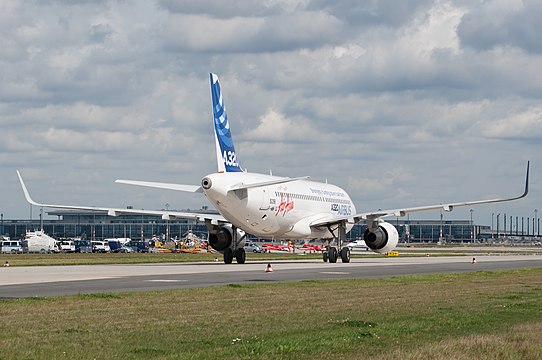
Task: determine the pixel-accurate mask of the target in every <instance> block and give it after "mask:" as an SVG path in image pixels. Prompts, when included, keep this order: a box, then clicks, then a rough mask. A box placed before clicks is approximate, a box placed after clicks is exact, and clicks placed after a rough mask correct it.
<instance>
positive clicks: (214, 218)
mask: <svg viewBox="0 0 542 360" xmlns="http://www.w3.org/2000/svg"><path fill="white" fill-rule="evenodd" d="M17 176H18V177H19V181H20V183H21V187H22V189H23V193H24V196H25V198H26V201H28V202H29V203H30V204H32V205H35V206H43V207H48V208H57V209H71V210H90V211H99V212H107V214H108V215H109V216H118V215H121V214H143V215H157V216H161V217H162V219H164V220H172V219H174V218H183V219H193V220H197V221H210V222H211V223H212V224H218V223H227V222H228V221H227V220H226V219H225V218H224V217H223V216H222V215H220V214H207V213H197V212H183V211H169V210H144V209H141V210H138V209H122V208H110V207H98V206H77V205H58V204H43V203H39V202H36V201H34V200H33V199H32V198H31V197H30V193H29V192H28V189H27V188H26V185H25V183H24V181H23V178H22V176H21V173H20V172H19V170H17ZM159 184H160V183H159ZM165 185H168V184H165ZM171 185H174V184H171ZM181 186H182V185H181ZM187 186H189V185H187ZM193 188H194V189H195V188H197V187H193ZM185 191H186V190H185ZM196 191H197V190H196Z"/></svg>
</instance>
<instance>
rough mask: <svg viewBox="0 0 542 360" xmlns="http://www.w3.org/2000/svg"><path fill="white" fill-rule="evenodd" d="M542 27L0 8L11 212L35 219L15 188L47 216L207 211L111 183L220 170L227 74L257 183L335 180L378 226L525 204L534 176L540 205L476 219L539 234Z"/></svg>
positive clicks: (181, 199)
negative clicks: (117, 210)
mask: <svg viewBox="0 0 542 360" xmlns="http://www.w3.org/2000/svg"><path fill="white" fill-rule="evenodd" d="M541 16H542V3H541V2H540V1H512V0H507V1H459V0H458V1H395V0H394V1H391V0H388V1H363V2H360V1H341V2H336V1H325V0H319V1H308V0H299V1H296V0H283V1H240V0H239V1H231V2H228V3H227V4H226V3H225V2H218V1H210V0H207V1H173V0H162V1H143V0H142V1H136V0H134V1H131V0H124V1H108V0H102V1H83V0H81V1H67V0H65V1H61V0H57V1H25V2H21V1H16V0H6V1H2V3H1V4H0V48H1V49H2V52H0V65H1V66H0V79H1V81H0V130H1V132H0V134H1V136H0V179H1V180H0V181H1V182H0V211H1V212H2V213H4V217H5V218H10V219H11V218H24V217H28V214H29V206H28V205H27V203H26V202H25V201H24V198H23V195H22V192H21V190H20V188H19V184H18V181H17V177H16V174H15V170H16V169H19V170H21V172H22V174H23V176H24V178H25V179H26V181H27V185H28V187H29V190H30V192H31V194H32V195H33V197H34V198H36V200H38V201H42V202H52V203H66V204H76V205H98V206H115V207H124V206H128V205H130V206H134V207H135V208H146V209H160V208H164V206H165V204H166V203H168V204H170V208H178V209H180V208H191V209H197V208H200V207H201V206H202V205H207V202H206V199H205V198H204V197H203V196H201V195H192V194H183V193H176V192H171V191H161V190H153V189H140V188H134V187H130V186H125V185H119V184H115V183H114V182H113V181H114V180H115V179H118V178H124V179H137V180H149V181H162V182H178V183H187V184H199V182H200V180H201V178H202V177H204V176H205V175H206V174H208V173H211V172H213V171H215V169H216V162H215V155H214V154H215V153H214V139H213V135H212V114H211V104H210V103H211V100H210V91H209V72H211V71H212V72H215V73H217V74H218V75H219V77H220V81H221V85H222V90H223V93H224V99H225V104H226V109H227V111H228V118H229V120H230V124H231V127H232V134H233V138H234V141H235V143H236V149H237V153H238V158H239V161H240V163H241V165H242V166H243V167H245V168H247V169H248V171H252V172H269V170H270V169H271V170H272V171H273V174H275V175H286V176H305V175H310V176H311V177H312V178H313V179H316V180H321V181H325V180H326V179H327V180H328V181H329V182H332V183H335V184H337V185H339V186H341V187H343V188H344V189H346V190H347V191H348V192H349V194H350V195H351V197H352V198H353V200H354V202H355V203H356V206H357V208H358V211H370V210H375V209H379V208H381V209H389V208H397V207H405V206H418V205H428V204H435V203H441V202H453V201H463V200H471V199H483V198H492V197H495V196H499V195H512V194H516V193H520V192H521V191H522V186H523V177H524V171H525V165H526V162H527V160H531V162H532V174H531V175H532V182H531V191H532V193H531V194H530V195H529V197H528V198H527V199H525V200H523V201H520V202H516V203H509V204H501V205H495V206H480V207H476V208H475V209H474V217H475V219H476V220H477V221H478V222H480V223H486V224H489V223H491V213H493V212H494V213H507V214H509V215H514V216H516V215H519V216H525V217H527V216H532V215H533V211H534V209H535V208H538V206H539V205H540V201H539V200H540V195H539V189H540V187H541V184H542V180H541V178H542V172H541V171H540V170H539V169H540V168H541V166H542V165H541V164H542V155H541V154H542V151H541V150H542V141H541V140H542V104H541V101H540V100H541V97H542V72H541V71H540V69H542V46H541V45H540V44H541V43H540V41H539V34H541V33H542V23H541V22H540V21H539V19H540V18H541ZM541 209H542V208H541ZM37 212H38V210H37V209H34V214H36V213H37ZM416 216H417V217H419V218H438V216H439V214H438V212H436V213H435V212H432V213H426V214H420V215H416ZM446 217H450V218H452V217H453V218H469V217H470V213H469V209H464V210H459V209H458V210H455V211H454V212H453V213H452V214H446Z"/></svg>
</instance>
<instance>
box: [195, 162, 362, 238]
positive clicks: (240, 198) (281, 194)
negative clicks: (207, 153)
mask: <svg viewBox="0 0 542 360" xmlns="http://www.w3.org/2000/svg"><path fill="white" fill-rule="evenodd" d="M281 179H284V178H282V177H278V176H272V175H265V174H257V173H245V172H242V173H241V172H236V173H228V172H224V173H214V174H209V175H207V176H206V177H205V178H204V180H203V181H205V180H208V181H209V183H208V186H203V191H204V193H205V196H207V198H208V199H209V201H210V202H211V204H213V206H214V207H215V208H216V209H217V210H218V211H219V212H220V213H221V214H222V216H224V218H226V219H227V220H228V221H230V222H231V223H232V224H233V225H235V226H237V227H238V228H240V229H242V230H244V231H245V232H248V233H250V234H253V235H256V236H259V237H264V238H274V239H314V238H332V237H333V236H334V235H333V234H332V233H331V232H330V230H329V229H328V228H327V227H311V224H312V223H314V222H316V221H319V222H321V221H325V220H327V219H329V220H331V219H336V218H337V216H349V215H354V214H355V213H356V209H355V206H354V204H353V203H352V200H351V199H350V197H349V196H348V194H347V193H346V191H344V190H343V189H341V188H340V187H338V186H335V185H331V184H326V183H320V182H314V181H308V180H295V181H288V182H284V183H280V184H274V185H267V186H257V187H253V188H242V189H239V190H234V189H235V188H236V187H239V186H240V185H241V186H242V185H250V184H259V183H265V182H274V181H280V180H281ZM351 227H352V226H348V227H347V231H350V229H351Z"/></svg>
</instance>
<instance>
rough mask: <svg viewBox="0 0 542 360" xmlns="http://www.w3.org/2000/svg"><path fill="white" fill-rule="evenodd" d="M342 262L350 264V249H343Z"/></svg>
mask: <svg viewBox="0 0 542 360" xmlns="http://www.w3.org/2000/svg"><path fill="white" fill-rule="evenodd" d="M341 260H342V261H343V263H349V262H350V249H349V248H347V247H343V248H342V249H341Z"/></svg>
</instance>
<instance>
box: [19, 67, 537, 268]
mask: <svg viewBox="0 0 542 360" xmlns="http://www.w3.org/2000/svg"><path fill="white" fill-rule="evenodd" d="M210 82H211V98H212V106H213V115H214V116H213V117H214V130H215V148H216V158H217V163H218V171H217V172H216V173H213V174H209V175H207V176H205V177H204V178H203V179H202V180H201V185H182V184H170V183H158V182H147V181H134V180H117V181H116V182H118V183H123V184H130V185H137V186H146V187H152V188H160V189H170V190H178V191H187V192H203V193H204V194H205V196H206V197H207V199H208V200H209V202H211V204H212V205H213V206H214V207H215V208H216V209H217V210H218V212H219V213H220V214H219V215H218V214H217V215H212V214H202V213H195V212H178V211H169V210H161V211H153V210H136V209H120V208H107V207H90V206H70V205H55V204H43V203H38V202H36V201H34V200H32V198H31V197H30V195H29V192H28V190H27V188H26V186H25V184H24V182H23V179H22V177H21V175H20V173H19V171H17V174H18V176H19V180H20V182H21V186H22V188H23V192H24V195H25V197H26V200H27V201H28V202H30V203H31V204H33V205H37V206H44V207H51V208H64V209H79V210H97V211H106V212H107V213H108V214H109V215H110V216H117V215H119V214H123V213H130V214H152V215H161V216H162V218H163V219H173V218H190V219H195V220H198V221H202V222H205V224H206V225H207V228H208V231H209V244H210V246H211V247H212V248H213V249H215V250H217V251H219V252H221V253H222V254H223V255H224V262H225V263H226V264H229V263H232V262H233V259H234V258H235V259H236V260H237V262H238V263H241V264H242V263H244V262H245V256H246V255H245V250H244V249H243V246H244V243H245V238H246V234H247V233H250V234H253V235H256V236H259V237H262V238H269V239H275V240H295V239H305V240H308V239H316V238H321V239H327V241H328V245H327V246H326V248H325V250H324V251H323V252H322V254H323V260H324V262H326V261H328V260H329V262H331V263H335V262H337V259H338V258H339V257H340V258H341V260H342V262H344V263H348V262H350V249H349V247H348V246H344V243H345V241H346V234H347V233H348V231H350V230H351V229H352V227H353V225H354V224H355V223H357V222H360V221H366V222H367V230H366V231H365V234H364V241H365V243H366V245H367V246H368V247H369V248H370V249H371V250H372V251H374V252H377V253H386V252H388V251H391V250H392V249H394V248H395V246H396V245H397V243H398V241H399V236H398V233H397V229H396V228H395V227H394V226H393V225H392V224H390V223H389V222H386V221H385V220H384V218H385V217H387V216H404V215H406V214H409V213H414V212H419V211H428V210H439V209H441V210H444V211H452V210H453V209H454V208H456V207H460V206H472V205H479V204H488V203H496V202H504V201H511V200H517V199H520V198H523V197H525V196H526V195H527V193H528V185H529V163H528V162H527V174H526V179H525V190H524V192H523V194H521V195H520V196H516V197H511V198H498V199H489V200H478V201H465V202H458V203H449V204H438V205H429V206H420V207H410V208H403V209H392V210H377V211H369V212H364V213H358V212H356V207H355V206H354V203H353V202H352V200H351V198H350V196H349V195H348V194H347V192H346V191H345V190H343V189H341V188H340V187H338V186H335V185H332V184H328V183H321V182H316V181H311V180H309V178H308V177H295V178H291V177H280V176H272V175H267V174H258V173H249V172H247V171H246V170H243V169H242V168H241V166H240V165H239V160H238V157H237V153H236V151H235V147H234V143H233V139H232V135H231V131H230V124H229V121H228V117H227V115H226V110H225V106H224V99H223V97H222V91H221V89H220V84H219V81H218V76H217V75H215V74H212V73H211V74H210Z"/></svg>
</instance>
